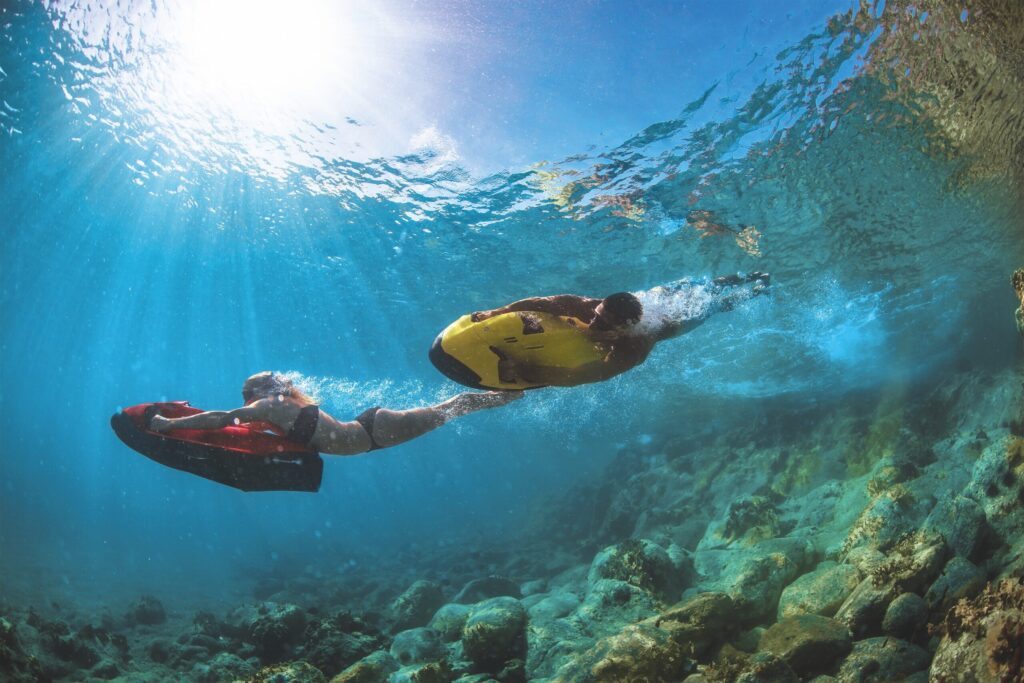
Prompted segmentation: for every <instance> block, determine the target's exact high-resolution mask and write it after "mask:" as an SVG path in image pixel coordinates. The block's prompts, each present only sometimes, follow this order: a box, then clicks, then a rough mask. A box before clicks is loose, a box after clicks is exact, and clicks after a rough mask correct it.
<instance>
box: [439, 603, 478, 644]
mask: <svg viewBox="0 0 1024 683" xmlns="http://www.w3.org/2000/svg"><path fill="white" fill-rule="evenodd" d="M470 610H471V608H470V607H469V605H457V604H451V603H450V604H447V605H444V606H442V607H441V609H439V610H437V612H436V613H435V614H434V617H433V619H431V620H430V624H429V628H430V629H432V630H433V631H435V632H437V634H438V635H439V636H440V637H441V640H442V641H444V642H446V643H450V642H452V641H454V640H458V639H459V638H460V637H461V636H462V627H463V626H464V625H465V624H466V619H468V618H469V613H470Z"/></svg>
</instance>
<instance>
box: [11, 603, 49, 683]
mask: <svg viewBox="0 0 1024 683" xmlns="http://www.w3.org/2000/svg"><path fill="white" fill-rule="evenodd" d="M0 673H2V674H3V675H4V676H6V677H8V678H9V679H10V680H11V681H12V683H23V682H24V683H28V682H29V681H32V682H33V683H35V682H36V681H43V680H46V677H45V676H44V675H43V670H42V667H41V666H40V664H39V661H38V660H37V659H36V658H35V657H33V656H32V655H30V654H29V653H28V652H26V650H25V647H24V645H23V644H22V642H21V639H20V638H19V637H18V629H17V628H16V627H15V625H14V624H13V623H11V622H10V621H8V620H7V619H5V618H4V617H0Z"/></svg>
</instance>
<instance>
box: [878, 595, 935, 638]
mask: <svg viewBox="0 0 1024 683" xmlns="http://www.w3.org/2000/svg"><path fill="white" fill-rule="evenodd" d="M927 622H928V603H927V602H925V601H924V598H922V597H921V596H920V595H917V594H916V593H903V594H902V595H898V596H896V599H895V600H893V601H892V602H891V603H889V607H888V608H887V609H886V610H885V616H884V617H883V618H882V631H883V632H884V633H885V635H887V636H892V637H893V638H901V639H903V640H909V641H914V640H917V639H918V638H919V637H921V636H923V635H925V634H926V633H927V629H926V625H927Z"/></svg>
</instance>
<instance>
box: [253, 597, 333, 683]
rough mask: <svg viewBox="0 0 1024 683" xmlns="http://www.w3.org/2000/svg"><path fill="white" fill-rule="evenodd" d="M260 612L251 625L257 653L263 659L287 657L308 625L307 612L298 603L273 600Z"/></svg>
mask: <svg viewBox="0 0 1024 683" xmlns="http://www.w3.org/2000/svg"><path fill="white" fill-rule="evenodd" d="M259 613H260V616H259V617H257V618H256V620H255V621H253V622H252V624H251V626H250V627H249V639H250V640H251V641H252V642H253V644H255V645H256V652H257V654H258V655H259V657H260V659H261V660H263V661H271V662H273V661H278V660H280V659H283V658H285V657H286V656H287V655H288V653H289V651H290V648H291V646H292V645H294V644H295V643H296V642H297V641H298V639H299V637H300V636H301V635H302V632H303V630H304V629H305V627H306V613H305V612H303V611H302V608H300V607H298V606H296V605H291V604H287V603H273V602H268V603H264V604H263V605H261V607H260V609H259ZM321 675H322V674H321Z"/></svg>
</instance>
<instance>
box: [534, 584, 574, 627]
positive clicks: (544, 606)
mask: <svg viewBox="0 0 1024 683" xmlns="http://www.w3.org/2000/svg"><path fill="white" fill-rule="evenodd" d="M579 605H580V599H579V598H578V597H576V595H575V594H574V593H569V592H568V591H557V592H552V593H550V594H548V596H547V597H545V598H544V599H543V600H540V601H538V602H537V603H535V604H534V605H533V606H532V607H530V608H529V614H530V621H531V623H538V622H545V621H552V620H554V619H560V618H561V617H564V616H565V615H567V614H570V613H571V612H572V611H573V610H575V609H576V608H577V607H579Z"/></svg>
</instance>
